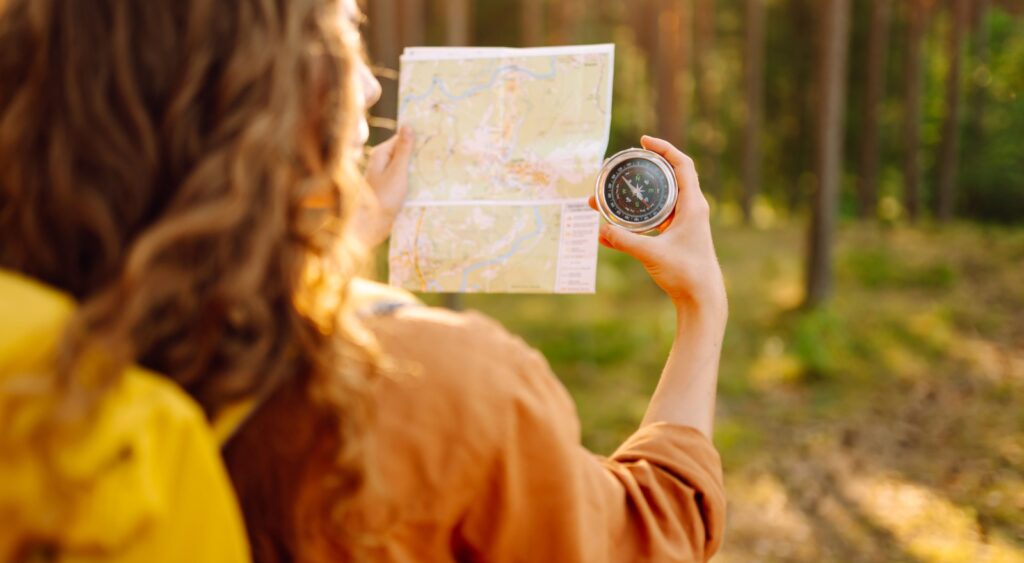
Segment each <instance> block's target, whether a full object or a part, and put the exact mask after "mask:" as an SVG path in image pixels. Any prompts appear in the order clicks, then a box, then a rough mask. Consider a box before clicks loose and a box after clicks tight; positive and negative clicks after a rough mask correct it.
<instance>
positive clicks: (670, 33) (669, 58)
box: [654, 0, 692, 150]
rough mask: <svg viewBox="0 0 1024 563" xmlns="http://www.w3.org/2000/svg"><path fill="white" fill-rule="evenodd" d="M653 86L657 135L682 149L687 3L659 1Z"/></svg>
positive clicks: (674, 0) (685, 98) (684, 116)
mask: <svg viewBox="0 0 1024 563" xmlns="http://www.w3.org/2000/svg"><path fill="white" fill-rule="evenodd" d="M659 4H660V7H661V10H660V12H659V13H658V22H657V23H658V34H657V47H656V54H655V59H656V61H657V65H656V68H657V70H656V72H655V76H654V83H655V84H656V86H657V91H658V135H659V136H660V137H662V138H664V139H666V140H667V141H669V142H671V143H673V144H675V145H676V146H679V147H681V148H683V149H684V150H685V147H684V145H685V137H686V130H687V121H688V111H687V110H688V107H689V103H688V101H689V100H688V97H687V96H686V92H685V89H684V87H683V86H684V84H683V81H684V79H685V78H686V76H687V73H688V72H689V68H690V65H689V56H690V52H689V49H687V46H686V42H685V41H684V37H690V36H691V35H692V34H691V32H690V30H689V23H690V19H689V14H688V8H689V4H690V2H689V0H661V1H660V3H659Z"/></svg>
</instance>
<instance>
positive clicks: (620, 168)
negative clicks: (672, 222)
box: [597, 149, 676, 232]
mask: <svg viewBox="0 0 1024 563" xmlns="http://www.w3.org/2000/svg"><path fill="white" fill-rule="evenodd" d="M597 200H598V205H599V207H600V208H601V212H602V214H604V216H605V218H606V219H607V220H608V221H609V222H611V223H613V224H616V225H618V226H620V227H623V228H626V229H629V230H631V231H638V232H643V231H649V230H652V229H654V228H656V227H657V226H658V225H659V224H661V223H662V222H664V220H665V219H667V218H668V216H669V215H670V214H671V212H672V209H673V208H674V207H675V201H676V182H675V177H674V176H673V174H672V171H671V167H669V166H668V163H667V162H665V161H664V159H662V158H661V156H659V155H657V154H655V153H652V152H649V151H644V150H640V149H630V150H629V151H624V152H623V153H619V154H618V155H616V156H613V157H612V158H610V159H609V160H608V162H607V163H606V164H605V168H604V170H603V171H602V173H601V177H600V179H599V181H598V186H597Z"/></svg>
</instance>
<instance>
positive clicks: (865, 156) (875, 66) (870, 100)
mask: <svg viewBox="0 0 1024 563" xmlns="http://www.w3.org/2000/svg"><path fill="white" fill-rule="evenodd" d="M891 16H892V0H872V3H871V25H870V29H869V31H868V53H867V56H868V57H867V84H866V86H865V90H866V91H865V94H864V133H863V137H862V138H861V151H860V178H859V181H858V184H857V195H858V202H859V204H860V205H859V212H860V216H861V218H867V217H874V216H875V213H876V211H877V208H878V159H879V132H878V130H879V124H878V121H879V113H880V106H881V104H882V101H883V100H884V99H885V70H886V69H885V66H886V53H887V52H888V50H889V24H890V21H891V19H892V17H891Z"/></svg>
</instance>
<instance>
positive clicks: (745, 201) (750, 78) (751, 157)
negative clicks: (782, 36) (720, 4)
mask: <svg viewBox="0 0 1024 563" xmlns="http://www.w3.org/2000/svg"><path fill="white" fill-rule="evenodd" d="M744 19H745V33H744V35H745V38H744V47H743V63H744V66H743V86H744V100H745V102H746V109H747V111H746V127H745V129H746V131H745V134H744V138H743V195H742V198H741V201H740V204H741V206H742V208H743V220H744V222H746V223H747V224H749V223H750V220H751V215H752V213H753V207H754V198H756V197H757V194H758V193H760V191H761V122H762V119H763V116H762V114H763V111H764V109H763V108H764V0H746V12H745V18H744Z"/></svg>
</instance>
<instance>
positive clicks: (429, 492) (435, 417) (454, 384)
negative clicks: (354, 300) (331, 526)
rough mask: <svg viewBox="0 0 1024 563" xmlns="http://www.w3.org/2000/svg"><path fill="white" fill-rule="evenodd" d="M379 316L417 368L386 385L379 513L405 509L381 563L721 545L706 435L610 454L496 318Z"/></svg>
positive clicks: (377, 324)
mask: <svg viewBox="0 0 1024 563" xmlns="http://www.w3.org/2000/svg"><path fill="white" fill-rule="evenodd" d="M367 323H368V325H369V327H370V328H371V330H373V332H374V333H375V334H376V335H377V337H378V339H379V340H380V342H381V345H382V347H383V349H384V350H385V352H386V353H387V355H388V356H390V357H391V358H393V359H395V360H396V361H398V362H400V363H401V365H402V367H404V368H407V369H406V370H405V371H407V372H408V373H409V374H410V375H408V376H401V377H398V378H393V379H387V380H384V381H383V382H381V384H380V385H379V387H378V388H377V389H376V399H377V409H378V412H377V423H376V427H375V429H374V431H373V437H372V441H371V443H372V444H374V446H375V448H374V449H375V450H376V459H375V466H376V467H377V471H376V477H377V481H378V483H380V484H381V487H380V488H379V489H380V490H376V491H374V492H373V493H371V495H370V496H369V497H367V498H366V510H368V511H369V512H371V513H372V512H373V511H374V510H376V509H378V508H380V507H384V506H390V507H394V510H395V512H393V513H392V516H393V518H392V519H391V520H389V521H390V522H392V524H391V526H390V527H389V528H388V531H387V533H386V534H385V535H384V537H383V540H384V541H383V542H382V544H381V545H380V547H379V548H378V549H377V551H376V552H375V553H374V555H373V557H371V560H373V561H454V560H459V561H462V560H467V559H468V560H482V561H496V562H501V561H529V562H533V561H538V562H548V561H552V562H554V561H557V562H575V561H580V562H588V563H598V562H603V561H609V562H612V561H615V562H620V561H705V560H707V559H708V558H710V557H711V555H712V554H714V552H715V551H716V550H717V549H718V546H719V545H720V543H721V541H722V533H723V528H724V523H725V496H724V490H723V485H722V469H721V462H720V459H719V457H718V454H717V452H716V451H715V449H714V447H713V446H712V444H711V443H710V442H709V441H708V439H707V438H705V437H704V436H703V435H702V434H700V433H699V432H698V431H697V430H695V429H693V428H688V427H683V426H676V425H672V424H664V423H661V424H653V425H650V426H646V427H643V428H641V429H640V430H638V431H637V432H636V433H635V434H634V435H633V436H632V437H630V438H629V439H628V440H627V441H626V442H625V443H624V444H622V445H621V446H620V447H619V449H618V451H616V452H615V453H614V454H613V455H612V456H611V457H610V458H604V457H601V456H597V455H594V454H592V453H591V452H589V451H587V450H586V449H584V448H583V446H581V445H580V425H579V418H578V417H577V415H576V411H575V408H574V405H573V401H572V399H571V398H570V396H569V394H568V393H567V392H566V390H565V388H564V387H563V386H562V384H561V383H560V382H559V380H558V379H557V378H556V377H555V376H554V375H553V374H552V373H551V370H550V368H549V366H548V364H547V362H546V361H545V360H544V358H543V357H542V356H541V355H540V354H539V353H538V352H537V351H535V350H533V349H532V348H530V347H529V346H528V345H526V343H524V342H523V341H522V340H521V339H519V338H517V337H515V336H512V335H510V334H509V333H508V332H507V331H505V330H504V329H503V328H502V327H501V326H500V325H498V324H497V323H495V322H494V321H491V320H489V319H487V318H486V317H484V316H482V315H479V314H475V313H468V314H456V313H451V312H448V311H444V310H440V309H432V308H427V307H422V306H407V307H403V308H400V309H398V310H397V311H395V312H393V313H391V314H389V315H383V316H376V317H372V318H369V319H367ZM360 506H362V505H360Z"/></svg>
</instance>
